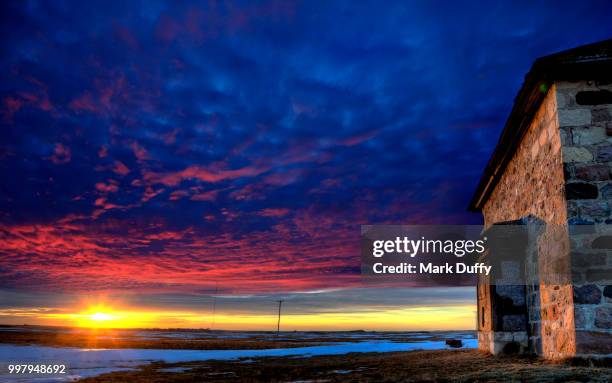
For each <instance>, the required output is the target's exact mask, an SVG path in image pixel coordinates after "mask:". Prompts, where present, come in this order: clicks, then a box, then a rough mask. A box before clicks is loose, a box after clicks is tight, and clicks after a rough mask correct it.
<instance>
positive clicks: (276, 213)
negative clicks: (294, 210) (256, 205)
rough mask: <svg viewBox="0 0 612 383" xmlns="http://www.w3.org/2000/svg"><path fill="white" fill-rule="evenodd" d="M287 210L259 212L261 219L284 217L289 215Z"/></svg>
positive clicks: (276, 209)
mask: <svg viewBox="0 0 612 383" xmlns="http://www.w3.org/2000/svg"><path fill="white" fill-rule="evenodd" d="M289 212H290V210H289V209H283V208H268V209H263V210H262V211H260V212H259V215H261V216H262V217H284V216H286V215H287V214H289Z"/></svg>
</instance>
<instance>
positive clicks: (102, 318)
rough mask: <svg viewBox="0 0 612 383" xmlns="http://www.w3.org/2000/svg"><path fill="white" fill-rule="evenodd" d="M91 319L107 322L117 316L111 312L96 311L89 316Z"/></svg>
mask: <svg viewBox="0 0 612 383" xmlns="http://www.w3.org/2000/svg"><path fill="white" fill-rule="evenodd" d="M89 319H90V320H91V321H93V322H105V321H110V320H113V319H115V317H114V316H113V315H111V314H107V313H102V312H95V313H93V314H91V315H90V316H89Z"/></svg>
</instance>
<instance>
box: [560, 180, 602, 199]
mask: <svg viewBox="0 0 612 383" xmlns="http://www.w3.org/2000/svg"><path fill="white" fill-rule="evenodd" d="M598 194H599V193H598V191H597V186H595V185H593V184H589V183H586V182H571V183H567V184H565V198H567V199H568V200H569V199H595V198H597V196H598Z"/></svg>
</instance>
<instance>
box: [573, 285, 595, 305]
mask: <svg viewBox="0 0 612 383" xmlns="http://www.w3.org/2000/svg"><path fill="white" fill-rule="evenodd" d="M600 302H601V291H600V290H599V287H597V286H595V285H584V286H574V303H577V304H588V305H595V304H598V303H600Z"/></svg>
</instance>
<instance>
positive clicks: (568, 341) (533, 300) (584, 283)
mask: <svg viewBox="0 0 612 383" xmlns="http://www.w3.org/2000/svg"><path fill="white" fill-rule="evenodd" d="M611 116H612V40H606V41H602V42H599V43H595V44H590V45H585V46H581V47H578V48H574V49H571V50H568V51H563V52H560V53H556V54H553V55H550V56H545V57H541V58H539V59H537V60H536V61H535V62H534V64H533V66H532V68H531V69H530V71H529V72H528V73H527V75H526V76H525V80H524V83H523V86H522V88H521V89H520V91H519V93H518V95H517V96H516V98H515V103H514V106H513V108H512V111H511V113H510V116H509V117H508V120H507V122H506V124H505V127H504V129H503V132H502V133H501V136H500V139H499V141H498V143H497V146H496V148H495V150H494V152H493V154H492V156H491V158H490V160H489V162H488V164H487V166H486V168H485V170H484V173H483V175H482V178H481V180H480V183H479V184H478V187H477V189H476V191H475V193H474V196H473V198H472V201H471V202H470V205H469V209H470V210H472V211H477V212H482V214H483V216H484V223H485V228H491V227H493V226H494V225H496V224H500V223H502V224H503V223H505V224H508V223H512V224H519V225H521V224H526V223H528V222H530V220H533V219H537V220H538V221H539V222H542V223H544V225H546V229H544V233H543V234H542V233H540V234H538V235H539V237H538V239H537V240H538V242H537V243H538V247H537V258H536V259H535V260H534V261H533V264H531V266H529V267H528V269H529V270H527V271H526V272H529V273H531V274H535V276H536V277H538V278H539V279H537V278H536V279H535V281H536V282H532V283H525V284H524V285H522V286H521V285H515V286H501V285H494V284H491V283H489V281H487V280H484V279H482V278H481V279H480V280H479V283H478V287H477V293H478V295H477V296H478V298H477V299H478V340H479V348H480V349H482V350H486V351H489V352H492V353H500V352H517V351H522V352H530V353H534V354H537V355H541V356H543V357H545V358H548V359H563V358H569V357H575V356H578V357H598V358H599V357H610V356H612V173H611V171H612V117H611ZM527 226H528V225H525V233H527V234H526V235H531V234H529V232H530V231H529V230H528V229H527ZM551 230H552V231H556V232H557V234H558V232H559V231H561V232H562V233H564V234H563V236H562V237H560V236H559V235H552V234H551ZM532 234H533V233H532ZM563 265H565V266H563ZM525 267H527V266H525ZM555 267H567V268H568V270H569V274H570V278H569V280H567V281H560V282H555V281H552V280H550V279H549V278H546V277H543V275H544V273H546V270H548V269H551V268H552V269H554V268H555ZM532 277H533V275H532ZM544 279H546V280H544ZM532 281H533V279H532Z"/></svg>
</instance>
